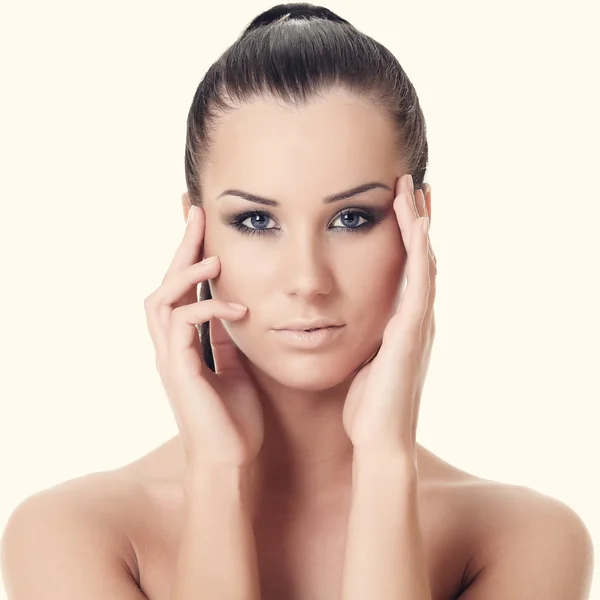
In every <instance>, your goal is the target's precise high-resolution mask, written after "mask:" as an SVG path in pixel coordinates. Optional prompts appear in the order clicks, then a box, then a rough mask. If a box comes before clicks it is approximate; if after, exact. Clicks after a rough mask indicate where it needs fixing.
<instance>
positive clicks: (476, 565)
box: [453, 477, 594, 600]
mask: <svg viewBox="0 0 600 600" xmlns="http://www.w3.org/2000/svg"><path fill="white" fill-rule="evenodd" d="M453 490H454V495H455V497H456V498H457V501H458V502H459V503H460V506H461V508H462V510H461V511H460V514H462V515H463V518H464V519H465V526H467V523H466V520H468V521H469V527H470V530H471V532H472V534H473V536H474V544H473V545H472V547H473V555H472V557H471V560H470V561H469V563H468V565H467V567H466V570H465V575H464V581H465V583H466V585H465V588H466V589H465V590H464V591H463V593H462V594H461V595H460V598H461V600H479V599H480V598H486V600H495V599H496V598H498V600H500V599H501V598H509V597H510V598H514V599H519V598H546V599H547V600H552V599H554V598H556V599H557V600H558V599H559V598H573V599H574V600H575V599H577V600H585V599H586V598H588V595H589V590H590V587H591V580H592V570H593V561H594V550H593V544H592V539H591V535H590V532H589V531H588V529H587V527H586V525H585V523H584V522H583V520H582V519H581V518H580V516H579V515H578V514H577V513H576V512H575V511H574V510H573V509H572V508H571V507H570V506H568V505H567V504H565V503H564V502H562V501H561V500H558V499H556V498H553V497H551V496H548V495H545V494H542V493H540V492H537V491H535V490H532V489H530V488H527V487H524V486H519V485H510V484H505V483H499V482H495V481H490V480H485V479H480V478H476V477H472V478H469V479H463V480H462V481H460V482H458V483H456V485H454V486H453Z"/></svg>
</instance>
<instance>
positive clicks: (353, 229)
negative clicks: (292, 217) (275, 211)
mask: <svg viewBox="0 0 600 600" xmlns="http://www.w3.org/2000/svg"><path fill="white" fill-rule="evenodd" d="M384 216H385V211H381V210H375V211H373V210H371V209H366V208H363V209H361V210H360V211H358V210H355V209H346V210H344V211H342V212H341V213H340V214H339V215H338V216H337V218H336V219H335V220H336V221H337V220H338V219H342V222H343V223H345V224H346V225H349V226H348V227H343V226H342V227H332V228H331V229H335V230H338V231H343V232H344V233H346V232H347V233H365V232H366V231H367V230H368V229H371V228H372V227H373V226H374V225H376V224H377V223H379V222H380V221H382V220H383V218H384ZM271 219H273V217H272V216H271V215H270V214H269V213H268V212H264V211H260V210H253V211H247V212H244V213H240V214H238V215H233V216H232V217H230V218H229V219H228V220H227V223H228V224H229V225H231V226H232V227H235V228H236V229H237V230H238V231H240V232H241V233H242V234H244V235H265V234H266V233H269V232H272V231H278V228H277V227H265V225H266V224H267V223H268V221H269V220H271ZM360 219H363V220H364V221H365V222H364V223H360ZM246 221H249V222H250V223H249V225H250V226H248V225H244V222H246ZM255 226H257V228H255Z"/></svg>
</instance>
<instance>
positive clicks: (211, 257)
mask: <svg viewBox="0 0 600 600" xmlns="http://www.w3.org/2000/svg"><path fill="white" fill-rule="evenodd" d="M216 260H217V257H216V256H209V257H208V258H205V259H204V260H203V261H202V264H203V265H208V264H209V263H213V262H215V261H216Z"/></svg>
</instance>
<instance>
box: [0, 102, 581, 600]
mask: <svg viewBox="0 0 600 600" xmlns="http://www.w3.org/2000/svg"><path fill="white" fill-rule="evenodd" d="M265 165H267V166H268V168H267V167H265ZM404 172H405V167H404V165H403V163H402V158H401V157H397V156H396V148H395V140H394V136H393V134H392V128H391V126H390V122H389V121H387V120H386V117H385V116H384V115H383V114H382V113H380V112H379V111H375V110H373V109H372V107H371V106H369V105H368V104H365V103H364V102H363V101H358V100H356V99H355V98H353V97H352V96H349V95H347V94H345V93H339V92H338V93H332V94H330V95H326V96H325V97H323V98H321V99H320V100H319V101H316V102H314V103H312V104H311V105H309V106H308V107H306V108H303V109H302V110H299V111H296V110H292V109H290V108H289V107H283V106H281V105H278V104H276V103H272V102H267V101H265V102H257V103H255V104H251V105H244V106H243V107H241V108H240V109H239V110H236V111H233V112H232V113H230V114H229V115H228V116H227V118H225V119H223V121H222V122H220V124H219V129H218V134H217V135H216V136H215V143H214V145H213V147H212V148H211V161H210V165H209V166H207V167H206V168H205V170H204V172H203V173H202V174H201V175H202V182H203V184H202V185H203V191H204V203H203V210H204V212H205V215H206V221H205V222H206V233H205V238H204V247H203V252H202V254H203V256H198V261H200V260H202V258H205V257H209V256H213V255H217V256H219V258H220V262H221V272H220V274H219V276H218V277H216V278H214V279H212V280H211V281H210V283H211V292H212V296H213V298H215V299H218V300H225V301H227V302H237V303H240V304H243V305H244V306H247V307H248V318H244V319H241V320H239V321H236V322H227V321H224V325H225V327H226V328H227V331H228V333H229V335H230V337H231V339H232V340H233V341H234V342H235V343H236V345H237V346H238V347H239V348H240V349H241V350H242V351H243V356H244V357H245V364H246V366H247V368H248V370H249V371H250V372H251V374H252V376H253V379H254V380H255V381H256V382H257V385H258V387H259V389H260V397H261V404H262V409H263V411H264V424H265V428H264V429H265V435H264V442H263V446H262V448H261V451H260V454H259V455H258V458H257V460H256V462H255V464H253V465H252V476H251V486H250V504H249V507H250V508H249V510H250V513H251V515H252V523H253V528H254V535H255V542H256V548H257V554H258V566H259V573H260V588H261V597H262V599H263V600H281V599H285V600H315V599H317V600H334V599H335V600H337V598H338V590H339V584H340V577H341V572H342V564H341V561H342V558H343V549H344V543H345V534H346V529H347V520H348V514H349V501H350V494H351V489H352V445H351V443H350V442H349V440H348V436H347V435H346V433H345V431H344V429H343V425H342V410H343V406H344V399H345V395H346V392H347V390H348V386H349V384H350V381H351V374H352V373H353V371H354V370H355V369H357V368H358V367H359V366H360V365H361V364H363V363H364V362H365V361H366V360H367V359H368V358H369V357H370V356H371V355H372V354H373V352H374V351H375V350H377V348H378V345H379V344H380V342H381V334H382V331H383V329H384V327H385V325H386V323H387V321H388V319H389V317H390V316H391V314H392V313H393V311H394V310H395V308H396V300H397V289H398V285H399V282H400V280H401V277H402V274H403V272H404V266H405V263H406V257H407V254H406V250H405V248H404V245H403V243H402V239H401V235H400V231H399V229H398V223H397V221H396V219H395V217H394V214H393V210H392V209H391V206H392V202H393V200H394V196H393V193H392V192H391V190H393V189H394V182H395V180H396V179H397V178H398V177H400V176H401V175H402V174H403V173H404ZM374 181H379V182H382V183H384V184H385V185H386V186H388V188H389V189H387V190H386V189H381V188H379V189H371V190H369V191H367V192H364V193H363V194H360V196H356V197H352V198H349V199H345V200H342V201H340V202H336V203H335V204H323V203H322V201H321V200H322V198H324V197H325V196H327V195H329V194H334V193H336V192H340V191H342V190H347V189H350V188H352V187H355V186H358V185H361V184H364V183H367V182H374ZM227 189H240V190H244V191H247V192H251V193H253V194H260V195H264V196H267V197H269V198H273V199H277V200H278V201H279V202H280V206H279V207H269V206H258V205H256V204H254V203H250V201H249V200H246V199H242V198H239V197H235V196H233V195H225V196H223V197H221V198H219V196H220V195H222V194H223V192H224V191H225V190H227ZM426 189H427V192H426V194H425V201H426V205H427V213H428V214H429V215H430V216H431V214H432V210H431V189H430V187H429V186H427V188H426ZM188 200H189V199H188V198H187V196H186V195H185V194H184V198H183V214H184V217H186V216H187V212H188V210H189V204H188ZM353 206H354V207H359V208H360V207H363V208H368V209H371V210H374V211H376V212H377V211H378V212H379V214H380V215H382V219H381V220H380V221H379V222H378V223H377V224H376V225H374V226H373V227H372V228H370V229H368V230H367V229H365V232H364V233H358V234H356V233H351V234H348V233H339V232H338V231H336V232H334V231H333V230H332V229H330V228H329V226H330V225H331V223H333V222H335V227H336V228H341V227H343V226H344V224H343V223H342V221H341V219H340V216H339V215H340V212H341V211H342V210H343V209H349V208H351V207H353ZM252 210H259V211H261V212H268V213H269V215H270V218H271V219H272V222H271V221H269V219H268V218H267V217H263V220H262V225H264V226H269V227H270V226H272V225H275V226H276V227H277V228H278V231H277V232H276V233H271V234H266V235H261V236H258V235H256V236H250V235H244V234H242V233H240V232H239V231H238V230H235V229H234V228H233V227H232V226H231V225H230V224H229V223H228V221H229V219H230V218H231V217H232V216H235V215H238V214H239V213H242V212H245V211H252ZM354 214H355V215H356V214H357V213H356V211H354ZM245 223H246V224H247V226H249V227H250V226H252V227H256V226H258V224H257V223H255V224H251V223H250V219H249V218H248V219H246V221H245ZM373 307H376V308H377V310H373ZM321 315H326V316H334V317H337V318H339V319H340V320H342V321H343V322H344V323H345V333H344V336H345V337H344V338H343V343H342V344H339V345H338V346H334V345H332V346H330V349H329V350H327V351H325V352H318V353H317V352H314V353H312V352H305V353H298V352H296V351H295V350H291V349H289V348H284V347H283V346H282V345H281V344H280V343H279V341H278V338H275V337H274V336H273V333H272V331H271V329H272V328H276V327H278V326H282V325H284V324H287V323H288V322H289V320H291V319H293V318H294V317H308V318H310V317H313V316H321ZM342 350H343V351H342ZM417 463H418V475H419V507H420V517H419V518H420V521H421V522H420V524H421V530H422V534H423V539H424V547H425V551H426V558H427V565H428V568H429V575H430V582H431V590H432V595H433V598H432V600H454V599H455V598H458V597H459V595H460V597H461V600H482V599H483V598H485V599H486V600H505V599H506V598H509V597H510V598H514V599H515V600H517V599H521V598H533V597H535V598H538V597H539V598H542V597H543V598H547V599H548V600H554V598H557V599H558V598H565V597H569V598H574V599H575V598H576V599H577V600H583V598H584V597H585V596H584V595H583V592H581V590H582V589H583V587H584V585H585V583H581V584H580V583H579V579H582V578H583V576H584V575H586V574H588V573H589V568H588V570H585V568H584V567H585V566H586V565H589V561H588V562H585V560H584V559H586V558H587V555H586V552H587V553H589V547H590V544H589V540H588V537H587V536H586V532H585V529H584V528H582V527H581V525H580V523H579V521H578V519H577V517H576V515H574V513H572V511H571V510H570V509H568V508H567V507H566V506H565V505H563V504H562V503H560V502H559V501H557V500H553V499H551V498H548V497H546V496H543V495H541V494H538V493H536V492H534V491H532V490H528V489H526V488H523V487H518V486H510V485H505V484H499V483H496V482H492V481H489V480H486V479H482V478H480V477H477V476H475V475H473V474H470V473H467V472H465V471H463V470H461V469H459V468H456V467H454V466H452V465H450V464H448V463H447V462H445V461H443V460H442V459H440V458H439V457H437V456H435V455H434V454H433V453H431V452H429V451H428V450H426V449H425V448H423V447H422V446H420V445H418V456H417ZM185 473H186V461H185V454H184V450H183V447H182V443H181V438H180V437H179V436H176V437H174V438H173V439H171V440H169V441H167V442H166V443H165V444H163V445H162V446H160V447H158V448H156V449H155V450H153V451H152V452H150V453H149V454H147V455H146V456H144V457H142V458H140V459H139V460H136V461H135V462H133V463H131V464H128V465H125V466H123V467H122V468H119V469H116V470H114V471H111V472H105V473H96V474H91V475H88V476H86V477H83V478H79V479H76V480H73V481H69V482H66V483H64V484H61V485H59V486H56V487H55V488H52V489H51V490H47V491H45V492H43V493H41V494H39V495H37V496H35V497H33V498H31V499H29V500H28V501H26V502H25V503H24V506H23V507H22V508H21V509H18V510H17V511H16V514H15V515H13V518H12V523H11V524H9V527H7V530H6V531H7V532H8V533H7V534H6V535H5V538H4V539H3V570H4V572H5V573H6V575H5V583H6V585H7V587H8V588H9V598H12V597H14V598H19V600H21V599H22V598H25V599H26V600H29V599H32V600H35V599H37V598H41V597H44V598H45V599H46V600H51V599H52V598H53V597H52V596H49V595H48V591H47V590H48V585H49V583H48V582H56V581H57V577H59V576H60V577H62V579H61V580H60V581H61V583H62V586H63V589H64V590H73V594H74V595H75V596H77V597H81V594H80V593H79V592H80V590H83V589H98V590H99V592H98V597H99V598H100V597H103V598H106V597H110V598H115V599H118V600H141V599H142V598H143V597H144V595H145V597H146V598H149V599H151V600H169V598H170V588H171V584H172V581H173V574H174V568H175V560H176V556H177V549H178V541H179V537H180V534H181V522H182V512H183V511H182V509H183V491H182V484H183V479H184V475H185ZM548 531H558V533H557V534H556V537H555V538H552V539H551V540H550V543H548V538H547V537H546V536H547V532H548ZM555 539H556V540H563V539H564V540H567V541H568V544H567V545H563V546H558V547H557V545H556V544H558V542H553V540H555ZM560 543H562V542H560ZM554 557H559V558H560V560H561V561H562V562H561V565H564V563H565V562H566V561H568V560H576V561H577V562H575V563H573V565H572V568H570V569H563V570H562V571H561V570H559V569H558V565H556V564H555V563H553V562H552V561H553V560H556V559H555V558H554ZM571 557H574V558H571ZM53 561H54V562H53ZM527 561H530V563H528V562H527ZM531 561H533V562H531ZM32 565H33V568H34V569H35V571H36V575H37V577H35V578H32V577H30V572H31V568H32ZM71 565H72V572H68V569H69V568H70V566H71ZM515 565H518V566H519V569H517V570H515ZM540 565H541V566H540ZM581 565H584V566H581ZM561 568H562V567H561ZM586 568H587V567H586ZM535 569H539V571H535ZM530 572H531V573H533V577H534V584H535V585H537V586H538V587H537V588H536V590H537V589H539V593H538V594H537V595H536V594H534V595H532V596H525V595H518V593H519V590H521V591H522V590H530V588H531V585H532V582H531V581H529V580H527V574H528V573H530ZM561 573H566V574H567V575H564V576H563V575H561ZM548 575H553V576H554V577H558V576H562V577H569V578H570V579H569V580H568V581H562V582H557V581H555V580H552V579H550V578H548V577H547V576H548ZM544 582H547V585H548V586H549V587H548V590H546V588H542V587H539V586H540V585H544ZM561 585H562V587H560V586H561ZM36 586H39V587H36ZM502 586H514V588H512V587H502ZM577 586H579V587H577ZM576 589H577V591H576ZM140 590H141V592H143V594H144V595H142V593H141V592H140ZM551 590H558V591H557V592H556V593H558V594H561V595H554V596H552V595H551V594H552V593H553V592H552V591H551ZM10 592H12V594H11V593H10ZM463 592H464V593H463ZM494 592H495V593H496V595H492V594H493V593H494ZM461 594H462V595H461ZM67 595H68V594H67ZM54 597H56V598H61V599H62V598H64V597H65V596H64V594H63V595H60V593H59V592H57V595H56V596H54ZM90 597H92V596H90Z"/></svg>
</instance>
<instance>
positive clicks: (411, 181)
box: [408, 175, 415, 192]
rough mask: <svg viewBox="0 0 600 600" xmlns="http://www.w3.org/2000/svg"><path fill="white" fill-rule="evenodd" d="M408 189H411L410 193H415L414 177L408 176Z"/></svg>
mask: <svg viewBox="0 0 600 600" xmlns="http://www.w3.org/2000/svg"><path fill="white" fill-rule="evenodd" d="M408 187H409V188H410V191H411V192H414V191H415V184H414V182H413V178H412V175H409V176H408Z"/></svg>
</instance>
